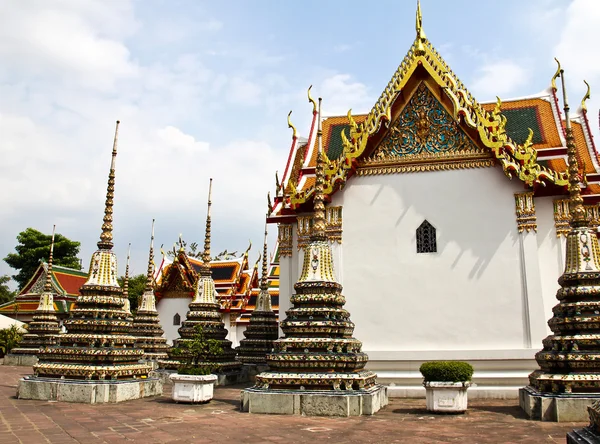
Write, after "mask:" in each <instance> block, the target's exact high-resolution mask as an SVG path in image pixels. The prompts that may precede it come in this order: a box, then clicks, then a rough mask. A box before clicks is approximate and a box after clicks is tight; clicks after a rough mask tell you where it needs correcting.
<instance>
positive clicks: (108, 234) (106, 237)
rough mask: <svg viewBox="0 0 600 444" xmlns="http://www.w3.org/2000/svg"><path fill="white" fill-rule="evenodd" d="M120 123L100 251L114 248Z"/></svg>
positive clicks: (111, 165) (107, 191)
mask: <svg viewBox="0 0 600 444" xmlns="http://www.w3.org/2000/svg"><path fill="white" fill-rule="evenodd" d="M119 123H120V122H119V121H118V120H117V125H116V128H115V139H114V141H113V150H112V160H111V162H110V173H109V174H108V187H107V189H106V203H105V204H104V219H103V223H102V234H101V235H100V242H98V248H99V249H100V250H111V249H112V247H113V241H112V239H113V233H112V231H113V225H112V223H113V200H114V198H115V160H116V158H117V140H118V137H119Z"/></svg>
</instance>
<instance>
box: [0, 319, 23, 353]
mask: <svg viewBox="0 0 600 444" xmlns="http://www.w3.org/2000/svg"><path fill="white" fill-rule="evenodd" d="M21 339H23V333H22V331H21V329H20V328H19V327H17V326H16V325H15V324H12V325H11V326H10V327H8V328H4V329H2V330H0V354H1V355H2V356H4V355H6V354H8V353H10V351H11V350H12V349H13V348H15V347H16V346H17V345H18V344H19V342H21Z"/></svg>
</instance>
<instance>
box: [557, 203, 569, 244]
mask: <svg viewBox="0 0 600 444" xmlns="http://www.w3.org/2000/svg"><path fill="white" fill-rule="evenodd" d="M570 211H571V210H570V206H569V199H556V200H554V227H555V229H556V237H561V236H565V237H567V234H569V231H570V230H571V227H570V226H569V221H570V220H571V215H570Z"/></svg>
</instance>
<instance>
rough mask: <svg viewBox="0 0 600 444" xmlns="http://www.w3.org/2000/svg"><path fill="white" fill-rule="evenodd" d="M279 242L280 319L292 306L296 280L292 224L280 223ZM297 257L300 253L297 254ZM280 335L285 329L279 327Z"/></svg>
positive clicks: (283, 317)
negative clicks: (291, 299)
mask: <svg viewBox="0 0 600 444" xmlns="http://www.w3.org/2000/svg"><path fill="white" fill-rule="evenodd" d="M277 227H278V230H279V231H278V234H277V240H278V242H279V321H281V320H282V319H285V312H286V311H287V310H288V309H289V308H290V307H291V303H290V298H291V296H292V293H293V286H294V282H296V280H295V277H296V268H295V267H294V265H293V259H294V257H293V256H294V255H293V254H292V253H293V252H294V230H293V226H292V225H291V224H278V226H277ZM295 256H296V257H297V256H298V254H296V255H295ZM279 335H280V336H283V331H282V330H281V329H279Z"/></svg>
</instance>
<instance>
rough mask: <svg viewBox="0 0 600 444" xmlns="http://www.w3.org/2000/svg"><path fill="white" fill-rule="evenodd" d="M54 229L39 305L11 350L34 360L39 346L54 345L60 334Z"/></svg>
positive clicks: (12, 353)
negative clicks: (54, 290)
mask: <svg viewBox="0 0 600 444" xmlns="http://www.w3.org/2000/svg"><path fill="white" fill-rule="evenodd" d="M55 229H56V225H55V226H54V228H53V229H52V241H51V244H50V256H49V257H48V269H47V271H46V282H45V284H44V289H43V291H42V293H41V295H40V305H38V307H37V309H36V310H35V314H34V315H33V320H32V321H31V322H30V323H29V324H28V325H27V333H25V334H24V335H23V340H22V341H21V342H20V343H19V346H18V347H17V348H13V349H12V350H11V353H10V354H11V355H29V356H31V357H32V359H34V360H35V358H34V357H36V356H37V355H38V353H39V350H40V348H41V347H46V346H50V345H54V344H55V343H56V340H57V336H58V335H59V334H60V326H59V323H58V318H57V317H56V314H55V310H54V295H53V294H52V261H53V253H54V231H55ZM19 357H20V356H19ZM7 362H8V359H5V364H7ZM24 364H25V363H24ZM31 364H32V362H29V365H31Z"/></svg>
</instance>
